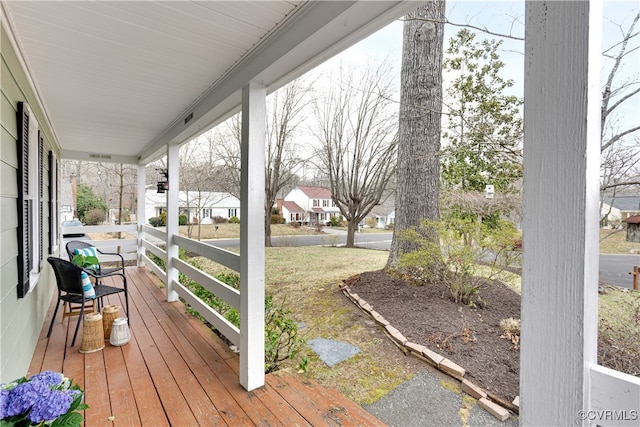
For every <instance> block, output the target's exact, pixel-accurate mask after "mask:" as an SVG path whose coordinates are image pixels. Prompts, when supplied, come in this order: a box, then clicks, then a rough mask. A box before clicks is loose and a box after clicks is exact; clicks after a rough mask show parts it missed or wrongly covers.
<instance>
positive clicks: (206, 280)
mask: <svg viewBox="0 0 640 427" xmlns="http://www.w3.org/2000/svg"><path fill="white" fill-rule="evenodd" d="M141 231H143V232H144V233H145V239H143V240H142V245H143V246H144V248H145V249H146V251H147V252H151V253H153V254H154V255H156V256H157V257H158V258H160V259H161V260H163V261H164V263H165V265H166V262H167V252H166V251H165V250H164V249H163V248H161V247H160V246H158V245H162V246H164V245H165V242H166V240H167V234H166V233H165V232H164V231H162V230H161V229H158V228H153V227H150V226H148V225H143V226H142V228H141ZM172 242H173V244H175V245H177V246H178V247H180V248H182V249H185V250H187V251H189V252H192V253H196V254H198V255H200V256H203V257H205V258H207V259H209V260H211V261H213V262H216V263H218V264H221V265H223V266H225V267H227V268H230V269H231V270H234V271H236V272H239V271H240V256H239V255H238V254H235V253H233V252H229V251H227V250H224V249H221V248H217V247H215V246H211V245H208V244H206V243H202V242H199V241H197V240H193V239H188V238H186V237H182V236H177V235H174V236H173V239H172ZM143 258H144V260H145V263H146V266H147V267H148V268H149V269H150V270H151V271H152V272H153V273H154V274H155V275H156V276H158V277H159V278H160V279H161V280H162V281H163V283H165V284H167V274H166V272H165V271H164V270H163V269H162V268H161V267H160V266H158V265H157V264H156V263H155V262H154V261H153V260H152V259H151V258H149V257H148V256H147V255H145V256H143ZM173 265H174V266H175V267H176V269H177V270H178V271H179V272H180V273H182V274H184V275H186V276H187V277H189V278H190V279H192V280H193V281H195V282H197V283H198V284H200V285H201V286H202V287H204V288H205V289H206V290H208V291H209V292H211V293H212V294H214V295H215V296H217V297H218V298H220V299H222V300H224V301H225V302H226V303H227V304H229V305H231V306H232V307H234V308H235V309H236V310H238V311H240V291H238V290H237V289H234V288H232V287H231V286H229V285H227V284H226V283H223V282H221V281H220V280H218V279H216V278H215V277H212V276H211V275H209V274H207V273H205V272H204V271H202V270H200V269H198V268H196V267H194V266H192V265H190V264H188V263H186V262H184V261H182V260H181V259H179V258H174V259H173ZM172 285H173V290H174V291H175V292H177V293H178V295H179V296H180V297H181V298H182V299H184V300H185V301H186V302H187V303H188V304H189V305H190V306H191V307H192V308H193V309H194V310H196V311H197V312H198V313H200V315H201V316H202V317H204V318H205V319H206V320H207V322H209V323H211V324H212V325H213V326H214V327H215V328H216V329H217V330H218V331H220V333H221V334H222V335H224V336H225V337H226V338H227V339H228V340H229V341H231V342H232V343H233V344H235V345H239V344H240V330H239V329H238V328H237V327H236V326H234V325H233V324H232V323H230V322H229V321H228V320H227V319H225V318H224V317H223V316H222V315H221V314H220V313H218V312H217V311H215V310H214V309H212V308H211V307H209V306H208V305H207V304H206V303H204V302H203V301H202V300H200V299H199V298H198V297H197V296H196V295H194V294H193V292H191V291H190V290H189V289H187V288H186V287H185V286H184V285H182V284H181V283H179V282H178V281H175V280H174V281H173V283H172Z"/></svg>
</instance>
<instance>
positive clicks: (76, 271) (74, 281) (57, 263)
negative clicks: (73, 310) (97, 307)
mask: <svg viewBox="0 0 640 427" xmlns="http://www.w3.org/2000/svg"><path fill="white" fill-rule="evenodd" d="M47 261H48V262H49V264H51V267H53V272H54V274H55V276H56V284H57V285H58V289H59V290H61V291H64V292H67V293H70V294H78V295H83V290H82V276H81V273H82V269H81V268H80V267H78V266H77V265H75V264H73V263H71V262H69V261H66V260H64V259H62V258H56V257H49V258H47Z"/></svg>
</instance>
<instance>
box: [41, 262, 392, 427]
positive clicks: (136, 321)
mask: <svg viewBox="0 0 640 427" xmlns="http://www.w3.org/2000/svg"><path fill="white" fill-rule="evenodd" d="M127 278H128V285H129V304H130V307H131V313H130V314H129V317H130V320H131V331H132V339H131V342H130V343H129V344H127V345H125V346H122V347H113V346H111V345H109V344H108V343H107V344H106V346H105V348H104V350H101V351H97V352H94V353H87V354H82V353H80V352H79V351H78V350H79V349H80V346H81V341H82V325H81V326H80V331H79V332H78V339H77V340H76V344H75V346H74V347H69V345H70V343H71V337H72V336H73V329H74V328H75V324H76V318H75V317H71V318H70V319H71V320H70V321H68V319H69V318H68V319H65V321H64V323H61V322H60V318H61V317H62V316H61V313H60V311H61V310H62V308H61V309H60V310H59V312H58V316H57V317H58V319H56V322H55V324H54V328H53V332H52V334H51V337H50V338H49V339H47V338H46V333H47V328H48V327H49V322H50V321H51V315H52V314H53V307H54V304H53V301H52V304H51V308H50V310H49V314H48V316H47V320H46V321H45V325H44V326H43V330H42V333H41V336H40V340H39V342H38V345H37V348H36V351H35V353H34V356H33V360H32V362H31V367H30V374H32V373H37V372H40V371H42V370H47V369H50V370H54V371H58V372H63V373H64V374H65V375H66V376H68V377H69V378H72V379H73V380H74V382H77V383H78V384H80V386H81V388H82V389H84V391H85V402H86V403H87V404H88V405H89V409H87V410H86V411H85V425H86V426H88V427H94V426H110V427H112V426H126V427H128V426H140V425H142V426H153V427H157V426H165V425H172V426H197V425H203V426H213V425H230V426H239V425H269V426H272V425H273V426H275V425H284V426H295V425H312V426H323V425H331V426H341V425H344V426H352V425H367V426H369V425H383V424H382V423H381V422H380V421H379V420H377V419H376V418H375V417H373V416H372V415H371V414H369V413H368V412H366V411H364V410H363V409H362V408H361V407H360V406H358V405H356V404H355V403H353V402H351V401H349V400H347V399H346V398H345V397H344V396H342V395H341V394H339V393H338V392H337V391H336V390H333V389H326V388H324V387H322V386H320V385H319V384H317V383H316V382H314V381H312V380H309V379H307V378H305V377H303V376H301V375H298V374H296V373H291V372H277V373H275V374H269V375H267V378H266V382H267V384H266V386H265V387H262V388H260V389H258V390H254V391H252V392H247V391H245V390H244V389H243V388H242V387H241V386H240V385H239V382H238V366H239V363H238V357H237V355H235V354H234V353H233V352H232V351H230V350H229V348H228V347H227V346H226V345H225V344H224V343H223V342H222V341H221V340H220V339H219V338H218V337H217V336H216V335H215V334H213V333H212V332H211V331H210V330H209V329H208V328H207V327H206V326H205V325H203V324H202V322H200V321H199V320H197V319H193V318H190V317H189V316H187V315H186V314H185V310H184V306H183V305H182V304H181V303H168V302H166V300H165V299H164V294H163V291H162V290H161V289H160V288H159V287H158V282H157V279H156V278H155V277H152V276H151V275H150V274H149V273H148V272H147V271H146V270H145V269H143V268H137V267H129V268H127ZM109 303H111V304H117V305H119V306H120V307H121V309H120V310H121V311H120V313H121V315H122V313H123V311H122V307H124V298H122V301H121V300H120V299H119V297H117V296H115V297H113V296H112V297H111V299H110V300H109ZM110 417H113V418H112V420H111V419H110Z"/></svg>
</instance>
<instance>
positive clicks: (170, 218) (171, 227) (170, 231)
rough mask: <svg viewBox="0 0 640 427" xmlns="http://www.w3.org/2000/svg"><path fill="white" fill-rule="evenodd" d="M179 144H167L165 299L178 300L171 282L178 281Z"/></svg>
mask: <svg viewBox="0 0 640 427" xmlns="http://www.w3.org/2000/svg"><path fill="white" fill-rule="evenodd" d="M179 153H180V146H179V145H177V144H168V145H167V170H168V172H169V179H168V181H169V190H167V193H166V194H167V301H169V302H173V301H177V300H178V293H177V292H175V291H174V290H173V282H174V281H176V282H177V281H178V270H176V269H175V268H174V266H173V258H178V245H176V244H175V243H173V236H174V235H176V234H178V211H179V209H178V190H179V185H178V183H179V179H178V161H179Z"/></svg>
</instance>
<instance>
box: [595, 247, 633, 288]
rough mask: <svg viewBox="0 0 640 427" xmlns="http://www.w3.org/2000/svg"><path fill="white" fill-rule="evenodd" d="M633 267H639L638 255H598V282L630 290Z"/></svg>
mask: <svg viewBox="0 0 640 427" xmlns="http://www.w3.org/2000/svg"><path fill="white" fill-rule="evenodd" d="M634 265H637V266H640V255H618V254H600V281H602V282H605V283H610V284H612V285H617V286H623V287H625V288H629V289H631V288H632V287H633V276H632V275H631V274H629V273H630V272H632V271H633V266H634Z"/></svg>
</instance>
